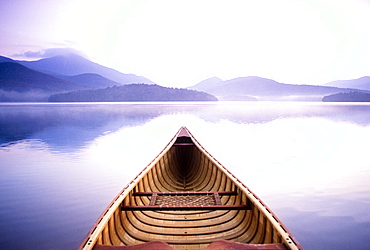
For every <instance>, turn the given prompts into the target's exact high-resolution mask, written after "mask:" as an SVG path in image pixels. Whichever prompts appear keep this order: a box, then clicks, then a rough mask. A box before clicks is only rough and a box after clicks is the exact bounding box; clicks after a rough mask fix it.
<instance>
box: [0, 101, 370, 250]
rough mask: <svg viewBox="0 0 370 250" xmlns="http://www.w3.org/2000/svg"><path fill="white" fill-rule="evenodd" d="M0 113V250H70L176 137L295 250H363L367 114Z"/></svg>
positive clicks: (369, 137) (279, 108)
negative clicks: (182, 136) (282, 229)
mask: <svg viewBox="0 0 370 250" xmlns="http://www.w3.org/2000/svg"><path fill="white" fill-rule="evenodd" d="M0 109H1V113H0V118H1V119H0V128H1V133H0V137H1V140H2V143H3V144H2V147H0V159H1V162H0V171H1V175H0V196H1V200H2V202H1V204H0V225H1V226H0V235H2V237H1V238H0V248H1V249H22V248H28V249H32V248H34V249H52V248H53V249H75V248H76V247H77V245H78V244H79V243H80V242H81V241H82V239H83V237H84V236H85V235H86V233H87V232H88V230H89V229H90V228H91V226H92V225H93V223H94V222H95V220H96V219H97V218H98V216H99V215H100V213H101V212H102V211H103V210H104V208H105V207H106V205H107V204H108V203H109V202H110V201H111V199H112V198H113V197H114V196H115V195H116V194H117V193H118V191H119V190H120V189H121V188H122V187H123V186H124V185H125V184H126V183H128V182H129V181H130V180H131V179H132V178H133V177H134V176H135V175H136V174H137V173H138V172H139V171H140V170H141V169H142V168H143V167H144V166H146V164H147V163H149V162H150V161H151V160H152V159H153V158H154V157H155V156H156V154H157V153H159V151H160V150H161V149H162V148H163V147H164V146H165V145H166V144H167V142H168V141H169V140H170V138H171V137H172V136H173V135H174V134H175V133H176V131H177V130H178V129H179V128H180V127H181V126H187V127H188V128H189V129H190V131H191V132H192V133H193V134H194V136H195V137H196V138H197V139H198V140H199V142H200V143H201V144H202V145H203V146H204V147H205V148H206V149H207V150H208V151H209V152H210V153H211V154H213V155H214V156H215V157H216V158H217V159H218V160H219V161H220V162H221V163H223V164H224V165H225V166H226V167H227V168H228V169H229V170H230V171H231V172H233V173H234V174H235V175H236V176H237V177H238V178H239V179H241V180H242V181H243V182H244V183H245V184H246V185H247V186H249V187H250V188H251V189H252V190H253V191H254V192H255V193H256V194H257V195H258V196H260V197H261V198H262V200H264V201H265V202H266V203H267V204H268V205H269V206H270V207H271V208H272V210H273V211H274V212H275V213H276V214H277V215H278V217H279V218H280V219H281V220H282V221H283V222H284V223H285V224H286V225H287V227H288V228H289V229H290V230H291V231H292V233H293V234H294V235H295V236H296V238H297V239H298V240H299V241H300V243H301V244H302V245H303V246H304V247H305V248H306V249H308V250H309V249H367V247H368V245H369V244H370V239H369V237H368V235H370V234H369V233H370V215H369V213H368V211H370V186H369V185H368V180H369V178H370V156H369V154H368V142H369V141H370V126H368V124H369V115H368V114H370V113H368V112H369V110H370V106H367V105H342V104H341V105H334V104H333V105H327V104H324V105H321V104H312V103H309V104H304V103H298V104H297V103H293V104H290V103H258V104H250V103H227V104H225V105H220V104H219V103H209V104H196V103H169V104H167V103H160V104H114V105H113V104H98V105H96V104H60V105H50V104H45V105H40V104H33V105H2V106H0ZM13 125H14V126H15V127H14V128H11V127H10V126H13Z"/></svg>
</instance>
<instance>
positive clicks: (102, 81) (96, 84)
mask: <svg viewBox="0 0 370 250" xmlns="http://www.w3.org/2000/svg"><path fill="white" fill-rule="evenodd" d="M58 78H61V79H64V80H68V81H70V82H74V83H76V84H78V85H80V86H83V87H85V88H88V89H99V88H106V87H111V86H114V85H120V84H119V83H117V82H115V81H112V80H109V79H107V78H105V77H103V76H101V75H98V74H93V73H86V74H81V75H76V76H58Z"/></svg>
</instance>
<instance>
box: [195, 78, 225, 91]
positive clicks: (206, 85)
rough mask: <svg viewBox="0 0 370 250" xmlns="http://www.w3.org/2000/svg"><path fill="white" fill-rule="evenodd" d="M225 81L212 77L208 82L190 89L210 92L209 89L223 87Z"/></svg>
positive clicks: (205, 81)
mask: <svg viewBox="0 0 370 250" xmlns="http://www.w3.org/2000/svg"><path fill="white" fill-rule="evenodd" d="M222 82H223V80H222V79H220V78H218V77H211V78H208V79H206V80H203V81H201V82H200V83H198V84H196V85H194V86H191V87H188V88H189V89H201V90H202V91H208V90H209V89H212V88H215V87H217V86H219V85H222Z"/></svg>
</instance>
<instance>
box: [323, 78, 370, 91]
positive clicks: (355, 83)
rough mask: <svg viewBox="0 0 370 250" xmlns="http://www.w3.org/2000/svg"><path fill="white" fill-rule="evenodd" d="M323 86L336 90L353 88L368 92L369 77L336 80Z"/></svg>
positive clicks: (369, 88)
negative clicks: (336, 88) (335, 88)
mask: <svg viewBox="0 0 370 250" xmlns="http://www.w3.org/2000/svg"><path fill="white" fill-rule="evenodd" d="M325 86H333V87H338V88H353V89H361V90H369V91H370V76H364V77H361V78H358V79H352V80H338V81H333V82H329V83H327V84H325Z"/></svg>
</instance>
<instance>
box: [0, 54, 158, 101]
mask: <svg viewBox="0 0 370 250" xmlns="http://www.w3.org/2000/svg"><path fill="white" fill-rule="evenodd" d="M131 83H150V84H152V83H153V82H152V81H151V80H149V79H147V78H145V77H142V76H136V75H133V74H124V73H121V72H118V71H116V70H114V69H110V68H107V67H105V66H101V65H99V64H97V63H94V62H91V61H89V60H87V59H85V58H83V57H81V56H78V55H75V54H70V55H66V56H55V57H51V58H46V59H41V60H38V61H16V60H13V59H11V58H7V57H3V56H0V101H47V100H48V98H49V96H50V95H51V94H56V93H61V92H69V91H75V90H84V89H99V88H106V87H110V86H115V85H122V84H131Z"/></svg>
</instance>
